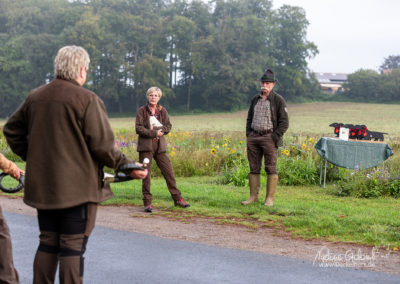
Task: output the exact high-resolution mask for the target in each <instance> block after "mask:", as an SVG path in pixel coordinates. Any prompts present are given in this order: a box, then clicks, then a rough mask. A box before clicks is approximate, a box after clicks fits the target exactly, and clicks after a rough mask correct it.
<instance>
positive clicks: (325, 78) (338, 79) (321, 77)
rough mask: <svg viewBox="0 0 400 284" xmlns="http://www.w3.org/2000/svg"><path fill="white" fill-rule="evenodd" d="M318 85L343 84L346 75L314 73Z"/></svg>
mask: <svg viewBox="0 0 400 284" xmlns="http://www.w3.org/2000/svg"><path fill="white" fill-rule="evenodd" d="M314 74H315V77H316V78H317V80H318V82H319V83H320V84H322V83H333V84H334V83H338V84H341V83H344V82H346V81H347V74H346V73H314Z"/></svg>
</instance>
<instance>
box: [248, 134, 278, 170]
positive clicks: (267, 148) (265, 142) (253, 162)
mask: <svg viewBox="0 0 400 284" xmlns="http://www.w3.org/2000/svg"><path fill="white" fill-rule="evenodd" d="M277 155H278V148H277V147H276V146H275V142H274V140H272V137H271V134H265V135H263V136H259V135H252V133H250V135H249V137H247V158H248V160H249V165H250V173H251V174H260V172H261V162H262V158H263V157H264V164H265V172H266V173H267V175H272V174H277V171H276V160H277Z"/></svg>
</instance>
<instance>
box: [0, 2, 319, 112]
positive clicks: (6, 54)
mask: <svg viewBox="0 0 400 284" xmlns="http://www.w3.org/2000/svg"><path fill="white" fill-rule="evenodd" d="M307 26H308V21H307V19H306V16H305V12H304V10H303V9H302V8H300V7H292V6H287V5H285V6H282V7H281V8H279V9H277V10H274V9H272V1H270V0H215V1H212V2H210V3H205V2H204V1H199V0H193V1H183V0H175V1H172V0H86V1H83V0H81V1H68V0H20V1H13V0H0V90H1V93H0V116H1V117H5V116H7V115H9V114H10V113H12V112H13V111H14V110H15V109H16V107H17V106H18V105H19V104H20V103H21V102H22V101H23V100H24V98H25V97H26V96H27V94H28V92H29V90H31V89H32V88H35V87H37V86H39V85H41V84H44V83H46V82H48V81H49V80H51V79H52V77H53V59H54V57H55V55H56V53H57V50H58V49H59V48H60V47H61V46H63V45H71V44H75V45H80V46H83V47H84V48H85V49H86V50H87V51H88V52H89V54H90V56H91V63H90V70H89V71H90V72H89V75H88V80H87V83H86V87H88V88H89V89H91V90H93V91H94V92H96V93H97V94H98V95H99V96H100V97H101V98H102V99H103V100H104V101H105V103H106V105H107V109H108V111H109V112H111V113H134V112H135V111H136V109H137V108H138V107H139V106H140V105H142V104H143V103H144V102H145V100H146V98H145V92H146V90H147V88H149V87H150V86H153V85H156V86H159V87H160V88H161V89H162V90H163V93H164V95H165V96H164V97H163V100H162V103H163V104H164V105H166V106H168V107H169V108H170V109H171V110H175V111H193V110H202V111H231V110H236V109H240V108H243V107H246V106H247V104H248V101H249V99H250V98H251V97H252V96H253V95H254V94H255V92H256V91H257V90H258V88H259V78H260V77H261V75H262V73H263V71H264V69H266V68H272V69H273V70H274V72H275V73H276V76H277V78H278V80H279V82H278V86H277V89H279V93H280V94H282V95H283V96H284V97H285V98H286V99H287V100H289V101H290V100H296V99H309V98H312V97H313V96H314V95H315V94H317V93H318V92H319V91H318V84H317V82H316V80H315V78H313V77H310V76H308V75H307V73H308V67H307V59H308V58H310V57H313V56H315V55H316V54H317V52H318V51H317V47H316V46H315V44H313V43H312V42H309V41H308V40H307V39H306V30H307Z"/></svg>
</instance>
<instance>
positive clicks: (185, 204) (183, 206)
mask: <svg viewBox="0 0 400 284" xmlns="http://www.w3.org/2000/svg"><path fill="white" fill-rule="evenodd" d="M174 205H175V206H179V207H182V208H186V207H190V204H189V203H187V202H185V201H184V200H183V198H182V197H181V198H180V199H179V200H178V201H174Z"/></svg>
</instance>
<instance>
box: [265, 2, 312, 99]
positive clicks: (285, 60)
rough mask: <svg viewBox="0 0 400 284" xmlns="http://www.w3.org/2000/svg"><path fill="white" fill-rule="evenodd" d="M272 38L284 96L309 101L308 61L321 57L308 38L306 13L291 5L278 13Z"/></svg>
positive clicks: (272, 48)
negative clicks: (317, 55)
mask: <svg viewBox="0 0 400 284" xmlns="http://www.w3.org/2000/svg"><path fill="white" fill-rule="evenodd" d="M272 23H273V31H272V35H271V41H272V46H271V56H272V57H273V58H274V66H273V67H274V69H275V71H276V74H277V77H278V78H279V89H280V92H281V93H282V94H283V95H284V96H285V98H287V99H288V100H297V99H298V98H301V97H307V96H309V94H307V93H308V92H309V91H310V90H309V88H308V87H307V85H308V80H309V79H308V78H307V73H309V72H308V71H309V70H308V67H307V59H308V58H312V57H313V56H315V55H316V54H317V53H318V50H317V47H316V46H315V44H314V43H312V42H309V41H308V40H307V38H306V36H307V27H308V24H309V22H308V20H307V18H306V15H305V11H304V9H302V8H300V7H292V6H288V5H284V6H282V7H281V8H280V9H278V10H277V11H276V13H274V17H273V21H272Z"/></svg>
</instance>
